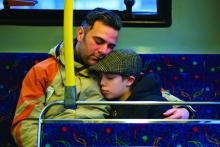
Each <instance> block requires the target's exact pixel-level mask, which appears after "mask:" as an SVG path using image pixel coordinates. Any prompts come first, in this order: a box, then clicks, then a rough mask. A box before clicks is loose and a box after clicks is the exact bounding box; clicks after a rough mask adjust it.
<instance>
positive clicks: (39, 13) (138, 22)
mask: <svg viewBox="0 0 220 147" xmlns="http://www.w3.org/2000/svg"><path fill="white" fill-rule="evenodd" d="M171 1H172V0H157V6H158V14H156V15H153V14H152V15H149V14H148V15H146V13H138V12H132V13H131V14H130V13H129V14H128V13H126V11H118V10H113V11H114V12H116V13H117V14H118V15H119V16H120V17H121V19H122V23H123V26H124V27H170V26H171V24H172V14H171V13H172V12H171V9H172V7H171V5H172V2H171ZM88 11H89V10H74V25H76V26H79V25H80V24H81V22H82V19H83V18H85V15H86V14H87V13H88ZM0 25H28V26H62V25H63V10H34V9H30V10H27V9H3V10H0Z"/></svg>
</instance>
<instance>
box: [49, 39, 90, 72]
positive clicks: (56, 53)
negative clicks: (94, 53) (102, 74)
mask: <svg viewBox="0 0 220 147" xmlns="http://www.w3.org/2000/svg"><path fill="white" fill-rule="evenodd" d="M48 54H49V56H53V57H54V58H56V59H57V61H58V62H60V63H61V65H63V66H64V67H65V59H64V43H63V41H62V42H60V43H59V44H58V45H56V46H55V47H53V48H51V49H50V51H49V53H48ZM73 60H74V59H73ZM74 67H75V74H81V75H83V76H91V74H90V73H89V72H90V71H89V70H88V68H87V67H86V66H85V65H83V64H81V63H79V62H76V61H75V60H74Z"/></svg>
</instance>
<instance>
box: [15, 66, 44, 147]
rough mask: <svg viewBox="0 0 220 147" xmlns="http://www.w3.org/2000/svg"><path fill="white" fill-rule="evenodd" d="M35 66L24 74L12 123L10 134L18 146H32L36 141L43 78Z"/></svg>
mask: <svg viewBox="0 0 220 147" xmlns="http://www.w3.org/2000/svg"><path fill="white" fill-rule="evenodd" d="M40 76H41V73H39V72H38V71H37V70H36V67H33V68H31V70H30V71H29V72H28V74H27V75H26V76H25V78H24V80H23V83H22V89H21V93H20V97H19V100H18V103H17V107H16V112H15V117H14V120H13V123H12V129H11V130H12V135H13V137H14V139H15V142H16V143H17V144H18V146H25V147H29V146H30V147H33V146H36V143H37V128H38V117H39V114H40V112H41V110H42V109H43V107H44V100H45V95H44V89H45V86H46V84H45V80H43V79H42V77H40Z"/></svg>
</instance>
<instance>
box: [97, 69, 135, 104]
mask: <svg viewBox="0 0 220 147" xmlns="http://www.w3.org/2000/svg"><path fill="white" fill-rule="evenodd" d="M132 84H133V82H132V83H131V82H130V80H129V78H122V76H121V75H119V74H109V73H101V74H100V87H101V92H102V94H103V96H104V97H105V98H106V99H108V100H112V99H119V100H122V98H123V99H124V98H125V97H126V96H127V95H128V93H129V92H130V86H131V85H132ZM126 98H127V97H126Z"/></svg>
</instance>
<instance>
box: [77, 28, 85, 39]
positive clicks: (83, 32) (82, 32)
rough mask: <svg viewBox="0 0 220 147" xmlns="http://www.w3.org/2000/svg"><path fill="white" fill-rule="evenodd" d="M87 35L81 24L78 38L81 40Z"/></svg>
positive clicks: (78, 29)
mask: <svg viewBox="0 0 220 147" xmlns="http://www.w3.org/2000/svg"><path fill="white" fill-rule="evenodd" d="M84 35H85V30H84V28H83V27H82V26H80V27H79V28H77V40H78V41H81V40H82V39H83V37H84Z"/></svg>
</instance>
